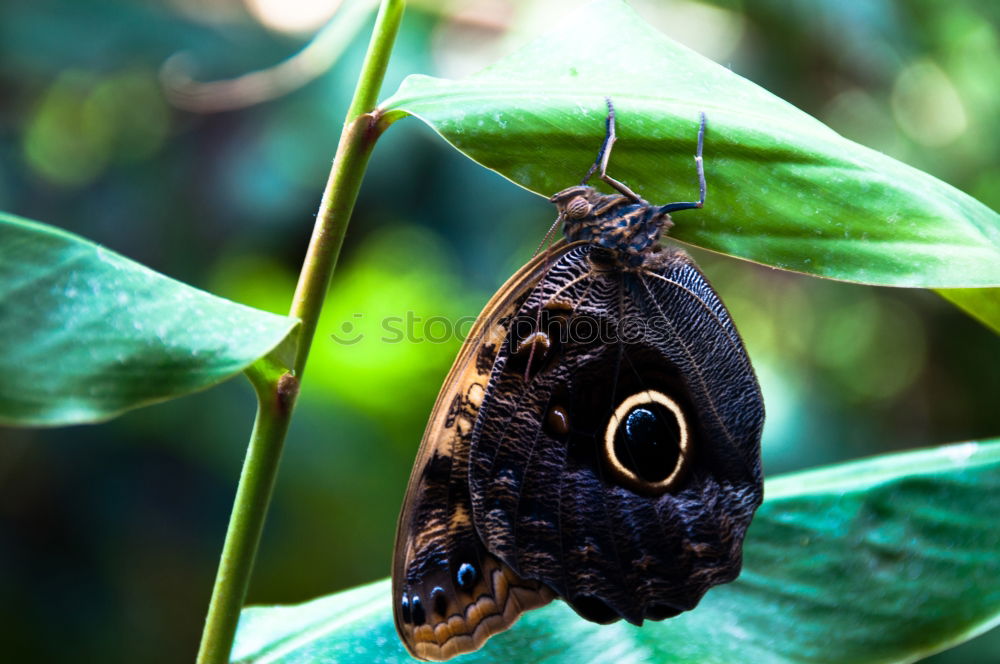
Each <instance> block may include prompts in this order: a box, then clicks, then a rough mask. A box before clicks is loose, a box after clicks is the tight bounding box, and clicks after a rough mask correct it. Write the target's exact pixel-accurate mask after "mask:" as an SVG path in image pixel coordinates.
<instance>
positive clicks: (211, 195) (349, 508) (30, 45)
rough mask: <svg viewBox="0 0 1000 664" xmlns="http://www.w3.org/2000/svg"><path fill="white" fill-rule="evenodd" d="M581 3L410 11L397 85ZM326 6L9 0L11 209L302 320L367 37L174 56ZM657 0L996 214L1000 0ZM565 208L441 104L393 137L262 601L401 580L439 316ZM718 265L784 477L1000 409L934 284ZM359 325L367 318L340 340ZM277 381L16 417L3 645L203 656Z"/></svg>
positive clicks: (996, 424)
mask: <svg viewBox="0 0 1000 664" xmlns="http://www.w3.org/2000/svg"><path fill="white" fill-rule="evenodd" d="M576 4H577V3H575V2H570V1H569V0H566V1H565V2H563V1H562V0H559V1H557V0H547V1H545V2H528V1H524V2H515V1H513V0H509V1H507V2H503V1H500V2H482V1H479V0H469V1H467V2H457V3H454V5H453V6H452V5H449V7H450V8H449V9H448V10H447V12H445V13H442V10H440V9H439V6H440V3H436V2H431V1H430V0H427V1H426V2H417V3H414V4H411V7H410V9H409V10H408V13H407V16H406V18H405V20H404V24H403V28H402V31H401V33H400V37H399V42H398V45H397V49H396V51H395V53H394V55H393V60H392V62H391V65H390V70H389V74H388V78H387V80H386V83H385V86H384V89H385V91H386V94H388V92H389V91H391V90H394V89H395V88H396V87H397V86H398V85H399V83H400V81H401V80H402V79H403V77H404V76H406V75H408V74H411V73H418V72H419V73H426V74H431V75H436V76H446V77H456V76H461V75H464V74H469V73H472V72H473V71H475V69H477V68H478V66H480V65H483V64H487V63H489V62H491V61H492V60H494V59H495V58H496V57H497V56H498V55H500V54H502V53H504V52H507V51H508V50H509V49H510V48H512V47H513V45H515V44H520V43H523V42H524V41H525V40H526V39H527V38H529V37H530V36H533V35H535V34H538V33H539V32H541V31H543V30H545V29H546V28H547V27H549V26H550V25H551V23H552V22H553V21H554V20H558V17H560V16H561V15H563V14H565V13H566V12H567V11H568V10H569V9H571V8H572V7H575V6H576ZM320 5H325V3H322V2H312V3H302V2H288V1H285V2H268V1H266V0H253V2H251V1H250V0H247V2H246V5H243V4H241V3H240V2H238V1H237V0H229V1H227V2H217V3H199V2H193V1H191V0H174V1H173V2H171V3H160V4H148V3H134V2H128V1H127V0H37V1H36V2H31V3H26V2H21V3H0V209H3V210H5V211H8V212H11V213H15V214H19V215H22V216H24V217H28V218H33V219H38V220H41V221H44V222H46V223H50V224H54V225H56V226H60V227H64V228H66V229H68V230H71V231H73V232H76V233H79V234H80V235H83V236H85V237H87V238H90V239H92V240H94V241H97V242H100V243H102V244H104V245H106V246H108V247H110V248H112V249H114V250H116V251H118V252H120V253H122V254H124V255H126V256H128V257H130V258H133V259H136V260H139V261H141V262H143V263H145V264H147V265H149V266H150V267H152V268H154V269H156V270H158V271H160V272H163V273H165V274H168V275H170V276H172V277H175V278H178V279H180V280H183V281H185V282H187V283H190V284H193V285H195V286H198V287H201V288H204V289H206V290H209V291H212V292H215V293H217V294H219V295H222V296H225V297H229V298H231V299H234V300H236V301H240V302H243V303H245V304H249V305H252V306H256V307H259V308H262V309H266V310H270V311H275V312H279V313H284V312H285V311H286V310H287V307H288V304H289V301H290V298H291V291H292V289H293V288H294V282H295V275H296V274H297V271H298V267H299V263H300V261H301V258H302V254H303V252H304V249H305V245H306V242H307V238H308V234H309V231H310V229H311V226H312V221H313V214H314V212H315V210H316V207H317V205H318V202H319V195H320V191H321V190H322V187H323V183H324V181H325V179H326V174H327V169H328V167H329V163H330V159H331V157H332V155H333V152H334V150H335V147H336V142H337V136H338V134H339V129H340V123H341V121H342V118H343V114H344V111H345V109H346V105H347V100H348V98H349V95H350V92H351V91H352V90H353V86H354V81H355V76H356V71H357V68H358V64H359V62H360V58H361V55H362V53H363V49H364V45H365V43H366V41H367V35H366V34H362V35H359V36H358V37H357V38H355V39H354V40H353V41H352V43H351V44H350V45H349V47H348V48H347V50H346V51H345V53H344V55H343V56H342V57H341V59H340V60H339V61H338V62H337V63H336V64H335V65H334V66H333V67H332V68H331V69H330V70H329V71H328V72H327V73H325V74H323V75H322V76H320V77H319V78H317V79H316V80H314V81H313V82H311V83H309V84H307V85H305V86H304V87H302V88H301V89H299V90H296V91H294V92H291V93H290V94H288V95H286V96H283V97H280V98H278V99H276V100H274V101H271V102H268V103H266V104H261V105H258V106H253V107H249V108H246V109H242V110H233V111H227V112H223V113H218V114H197V113H193V112H188V111H182V110H179V109H178V108H176V107H173V106H171V105H170V103H169V101H168V99H167V97H166V95H165V94H164V92H163V88H162V87H161V86H160V81H159V72H160V69H161V67H162V65H163V63H164V62H166V61H167V60H168V59H169V58H171V57H173V56H176V55H177V54H178V53H181V52H183V53H184V54H186V57H187V58H188V61H189V62H191V63H194V65H195V67H196V69H195V70H194V72H193V73H194V76H195V77H196V78H197V79H200V80H211V79H216V78H222V77H233V76H238V75H240V74H243V73H246V72H248V71H253V70H257V69H260V68H263V67H268V66H270V65H273V64H274V63H277V62H279V61H281V60H283V59H284V58H286V57H288V56H289V55H291V54H293V53H294V52H296V51H298V50H299V49H300V48H302V47H303V45H304V44H305V43H306V41H307V40H308V38H309V34H310V33H309V32H302V33H298V32H293V31H289V29H288V28H287V26H289V25H292V24H299V25H303V24H306V23H308V21H307V19H308V17H304V15H303V14H300V13H294V12H293V11H292V9H291V8H295V7H303V8H305V7H307V6H308V7H309V8H310V9H313V10H317V11H318V9H319V6H320ZM633 6H634V7H635V9H636V10H637V11H638V12H639V14H640V15H642V16H643V17H644V18H646V19H647V20H648V21H650V22H651V23H653V24H654V25H655V26H656V27H657V28H658V29H660V30H662V31H663V32H665V33H666V34H668V35H669V36H671V37H673V38H674V39H677V40H678V41H680V42H682V43H684V44H686V45H688V46H690V47H692V48H694V49H695V50H698V51H700V52H702V53H703V54H704V55H707V56H708V57H711V58H713V59H715V60H716V61H718V62H720V63H721V64H723V65H725V66H729V67H731V68H733V70H734V71H736V72H737V73H739V74H741V75H744V76H746V77H747V78H749V79H751V80H753V81H755V82H756V83H758V84H760V85H762V86H764V87H765V88H767V89H769V90H771V91H772V92H774V93H775V94H777V95H778V96H780V97H783V98H784V99H787V100H788V101H790V102H792V103H793V104H795V105H797V106H799V107H800V108H802V109H804V110H806V111H807V112H809V113H811V114H813V115H815V116H816V117H818V118H819V119H820V120H822V121H823V122H825V123H827V124H829V125H830V126H831V127H833V128H834V129H835V130H836V131H838V132H839V133H841V134H843V135H845V136H846V137H848V138H851V139H853V140H856V141H859V142H861V143H863V144H865V145H868V146H870V147H873V148H875V149H877V150H881V151H884V152H886V153H887V154H889V155H890V156H892V157H895V158H897V159H901V160H902V161H905V162H907V163H909V164H911V165H913V166H916V167H917V168H921V169H923V170H926V171H927V172H929V173H931V174H932V175H934V176H936V177H938V178H941V179H942V180H944V181H946V182H948V183H950V184H952V185H954V186H956V187H958V188H959V189H962V190H964V191H966V192H968V193H970V194H972V195H973V196H975V197H977V198H978V199H979V200H980V201H982V202H983V203H985V204H986V205H988V206H990V207H991V208H993V209H997V208H1000V166H998V165H997V162H996V157H995V155H996V154H998V153H1000V131H998V129H997V126H996V122H995V118H996V117H998V116H1000V86H998V85H996V80H997V79H996V72H997V71H998V70H1000V35H998V28H997V26H998V25H1000V5H997V4H996V3H994V2H992V0H958V1H957V2H952V3H940V2H936V1H934V0H898V1H895V2H894V1H891V0H884V1H880V2H843V1H842V0H795V1H793V2H788V1H787V0H752V1H751V0H747V1H746V2H734V1H720V2H716V3H698V2H688V1H681V0H676V1H670V2H654V1H652V0H649V1H639V0H636V1H635V2H634V3H633ZM327 9H329V7H327ZM317 28H318V25H317V24H316V23H315V22H314V23H313V24H312V27H311V28H308V29H317ZM366 29H367V28H366ZM607 38H608V39H614V35H608V36H607ZM594 47H595V48H597V49H599V48H600V44H595V46H594ZM108 90H111V92H108ZM582 166H583V167H584V168H585V167H586V165H585V164H584V165H582ZM710 186H711V183H710ZM686 214H688V215H696V214H697V213H696V212H689V213H686ZM678 217H680V215H678ZM551 221H552V211H551V209H550V206H548V204H547V203H545V202H544V200H542V199H540V198H538V197H536V196H534V195H532V194H529V193H527V192H525V191H523V190H521V189H519V188H517V187H514V186H512V185H511V184H510V183H509V182H507V181H505V180H503V179H502V178H500V177H499V176H497V175H496V174H493V173H490V172H488V171H486V170H484V169H482V168H480V167H478V166H475V165H474V164H472V163H471V162H470V161H468V160H467V159H465V158H464V157H461V156H459V155H458V154H456V153H455V152H454V151H452V150H451V149H450V148H448V147H447V146H446V145H444V144H443V142H442V141H440V140H439V139H437V137H435V136H434V135H433V134H432V133H431V132H430V131H429V130H427V129H426V128H425V127H423V126H422V125H421V123H419V122H416V121H412V120H406V121H402V122H399V123H397V124H396V125H395V126H393V127H392V128H391V130H390V131H389V132H387V133H386V134H385V135H384V136H383V137H382V139H381V140H380V141H379V145H378V146H377V147H376V150H375V153H374V156H373V159H372V162H371V166H370V170H369V173H368V176H367V178H366V182H365V186H364V188H363V189H362V192H361V197H360V199H359V202H358V205H357V208H356V213H355V219H354V221H353V222H352V226H351V229H350V231H349V234H348V237H347V242H346V244H345V247H344V252H343V254H342V256H341V262H340V266H339V268H338V269H339V272H338V277H337V279H336V283H335V285H334V288H333V290H332V292H331V299H330V301H329V305H330V306H329V309H328V311H327V312H326V316H325V318H324V319H323V320H322V321H321V324H320V328H319V331H318V334H317V337H316V341H315V347H314V349H313V355H312V358H311V363H310V365H309V367H308V369H307V374H306V377H305V383H304V385H303V393H302V399H301V401H300V404H299V407H298V410H297V413H296V420H295V422H294V423H293V426H292V430H291V433H290V437H289V441H288V444H287V446H286V453H285V459H284V461H283V464H282V470H281V473H280V475H279V478H278V486H277V489H276V497H275V499H276V502H275V504H274V505H273V507H272V509H271V512H270V516H269V521H268V525H267V527H266V529H265V533H264V541H263V546H262V550H261V552H260V555H259V556H258V566H257V570H256V573H255V577H254V580H253V583H252V586H251V589H250V597H249V599H250V601H251V602H253V603H267V604H274V603H287V602H296V601H302V600H306V599H309V598H312V597H315V596H318V595H323V594H327V593H329V592H332V591H335V590H338V589H341V588H345V587H348V586H351V585H355V584H358V583H363V582H366V581H369V580H372V579H375V578H381V577H383V576H385V575H386V574H387V573H388V571H389V558H390V555H391V548H392V533H393V530H394V527H395V518H396V513H397V510H398V508H399V503H400V500H401V498H402V493H403V490H404V486H405V482H406V477H407V475H408V473H409V465H410V463H411V461H412V458H413V455H414V453H415V451H416V446H417V443H418V441H419V438H420V435H421V433H422V429H423V425H424V423H425V422H426V417H427V414H428V412H429V409H430V406H431V404H432V403H433V401H434V398H435V397H436V394H437V390H438V388H439V386H440V381H441V380H442V379H443V377H444V374H445V373H446V371H447V369H448V365H449V363H450V361H451V357H452V355H453V353H454V351H455V350H456V349H457V347H458V341H457V340H455V339H452V340H451V341H448V342H446V343H434V342H432V341H430V340H428V339H426V337H427V336H434V333H435V328H436V327H437V323H430V322H429V319H430V317H431V316H435V315H442V316H445V317H448V318H449V319H451V320H454V317H461V316H474V315H475V314H476V313H478V309H479V307H481V306H482V304H483V303H484V302H485V301H486V299H487V298H488V297H489V295H490V294H491V293H492V291H493V290H494V289H495V288H496V287H497V286H498V285H499V284H500V283H502V282H503V280H504V279H505V278H506V277H507V276H509V275H510V274H511V273H512V272H513V271H514V270H515V269H516V268H517V267H519V266H520V264H521V263H523V262H524V261H525V260H526V259H527V258H528V257H529V256H530V255H531V252H532V251H533V250H534V249H535V247H536V246H537V245H538V243H539V242H540V241H541V239H542V236H543V235H544V233H545V229H547V228H548V225H549V224H550V223H551ZM696 258H697V260H698V261H699V263H700V264H701V266H702V268H703V269H704V271H705V272H706V274H708V275H709V277H710V279H711V280H712V282H713V284H714V285H715V286H716V287H717V288H718V290H719V291H720V294H721V296H722V297H723V299H724V300H725V301H726V303H727V305H728V306H729V308H730V309H731V311H732V313H733V316H734V319H735V320H736V323H737V325H738V327H739V328H740V330H741V332H742V334H743V336H744V338H745V340H746V343H747V346H748V349H749V352H750V354H751V356H752V358H753V360H754V362H755V366H756V367H757V371H758V374H759V375H760V378H761V382H762V385H763V389H764V394H765V400H766V402H767V410H768V421H767V426H766V430H765V435H764V457H765V468H766V471H767V473H768V474H773V473H775V472H781V471H786V470H793V469H799V468H804V467H809V466H814V465H819V464H822V463H827V462H831V461H836V460H842V459H848V458H853V457H857V456H861V455H866V454H870V453H875V452H879V451H889V450H896V449H900V448H902V447H910V446H914V445H936V444H940V443H943V442H947V441H952V440H961V439H970V438H984V437H989V436H993V435H996V433H997V432H998V431H1000V412H998V410H997V408H996V401H997V395H1000V373H998V372H997V371H996V366H998V361H1000V345H998V342H997V337H996V336H995V335H994V334H993V333H992V332H991V331H990V330H989V329H987V328H986V327H984V326H983V325H981V324H980V323H978V322H976V321H974V320H972V319H970V318H968V317H966V316H964V315H963V314H962V313H961V312H960V311H959V310H958V309H956V308H955V307H953V306H951V305H950V304H948V303H947V302H945V301H944V300H942V299H941V298H940V297H938V296H936V295H934V294H933V293H929V292H925V291H908V290H893V289H876V288H868V287H861V286H852V285H848V284H842V283H834V282H826V281H821V280H817V279H808V278H804V277H798V276H795V275H790V274H787V273H782V272H778V271H774V270H770V269H767V268H762V267H759V266H753V265H748V264H744V263H741V262H738V261H734V260H731V259H726V258H720V257H716V256H714V255H711V254H707V253H704V252H696ZM408 311H409V312H412V317H413V319H415V317H418V316H419V317H420V318H422V319H423V320H422V321H420V322H417V321H415V320H414V323H413V329H414V330H415V331H416V332H419V333H420V335H421V336H423V337H424V340H422V341H416V340H411V341H405V340H404V341H401V342H400V343H398V344H388V343H385V344H383V342H381V341H378V340H377V338H380V336H381V334H382V332H383V327H382V325H383V323H382V320H383V317H385V316H387V315H389V316H395V317H402V318H404V320H405V319H406V316H407V312H408ZM356 314H360V315H361V317H360V318H357V317H356V316H355V315H356ZM345 323H349V324H351V325H352V326H355V327H352V328H350V330H347V332H350V333H353V332H355V331H360V332H361V333H364V334H365V335H366V336H365V338H364V339H363V340H362V341H359V342H357V343H355V344H353V345H348V344H346V343H343V341H340V342H338V341H337V340H336V339H334V338H333V336H332V335H343V334H345V328H344V324H345ZM252 405H253V399H252V395H251V392H250V389H249V387H247V386H245V385H241V384H240V383H238V382H232V383H230V384H227V385H226V386H223V387H221V388H217V389H213V390H211V391H209V392H205V393H202V394H199V395H197V396H194V397H189V398H186V399H182V400H179V401H175V402H171V403H168V404H164V405H161V406H156V407H153V408H148V409H144V410H142V411H139V412H135V413H132V414H130V415H127V416H125V417H123V418H120V419H118V420H116V421H114V422H111V423H108V424H104V425H99V426H93V427H76V428H72V429H64V430H45V431H31V430H11V429H5V430H2V431H0V589H2V592H0V641H2V642H3V644H4V653H5V655H6V656H8V657H9V658H11V659H18V658H21V659H29V660H35V661H44V660H49V661H60V660H66V659H70V658H73V659H77V660H101V661H107V662H116V661H121V662H125V661H136V660H141V661H147V662H174V661H184V660H190V659H191V658H192V657H193V653H194V652H195V650H196V644H197V639H198V636H199V633H200V627H201V623H202V620H203V617H204V611H205V608H206V605H207V602H208V596H209V592H210V588H211V583H212V579H213V576H214V573H215V565H216V562H217V558H218V552H219V550H220V548H221V544H222V538H223V533H224V530H225V524H226V521H227V519H228V515H229V509H230V506H231V501H232V497H233V493H234V490H235V483H236V478H237V476H238V473H239V468H240V464H241V460H242V455H243V451H244V449H245V444H246V440H247V436H248V433H249V430H250V425H251V419H252ZM54 625H56V626H58V629H59V635H60V638H59V639H53V638H51V635H52V633H53V626H54ZM990 639H992V641H990ZM998 648H1000V645H998V644H997V637H996V636H995V635H987V636H986V637H983V638H981V639H978V640H977V641H974V642H972V643H970V644H968V645H966V646H963V647H962V648H961V649H958V650H955V651H952V652H950V653H945V654H942V655H939V656H937V657H936V658H935V659H934V661H935V662H937V663H938V664H943V663H945V662H962V663H968V662H971V663H976V662H990V661H991V660H990V657H992V656H993V655H994V653H995V652H996V651H997V649H998Z"/></svg>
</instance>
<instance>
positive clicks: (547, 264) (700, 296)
mask: <svg viewBox="0 0 1000 664" xmlns="http://www.w3.org/2000/svg"><path fill="white" fill-rule="evenodd" d="M704 132H705V118H704V115H702V119H701V127H700V129H699V132H698V150H697V153H696V157H695V163H696V164H697V167H698V178H699V183H700V189H701V198H700V200H699V201H698V202H693V203H670V204H667V205H661V206H657V205H652V204H650V203H648V202H646V201H645V200H643V199H642V198H640V197H639V196H638V195H636V194H635V193H634V192H633V191H632V190H631V189H629V188H628V187H627V186H625V185H624V184H622V183H621V182H618V181H617V180H615V179H613V178H611V177H610V176H608V175H607V166H608V160H609V158H610V156H611V148H612V146H613V144H614V142H615V140H616V139H615V116H614V108H613V106H612V105H611V101H610V100H608V116H607V134H606V137H605V140H604V143H603V145H602V146H601V150H600V152H599V153H598V157H597V160H596V161H595V162H594V165H593V166H592V167H591V168H590V170H589V172H588V173H587V176H586V177H585V178H584V179H583V182H581V184H579V185H577V186H574V187H569V188H568V189H564V190H563V191H560V192H559V193H557V194H556V195H554V196H553V197H552V198H551V199H550V200H551V201H552V202H553V203H555V205H556V209H557V210H558V213H559V216H558V219H557V221H556V223H560V222H561V223H562V225H563V231H564V234H565V240H560V241H559V242H557V243H555V244H554V245H553V246H552V247H550V248H549V250H547V251H545V252H542V253H540V254H538V255H536V257H535V258H534V259H533V260H532V261H531V262H529V263H528V264H527V265H525V266H524V267H523V268H521V270H520V271H518V273H517V274H515V275H514V276H513V277H512V278H511V279H510V280H509V281H508V282H507V283H506V284H504V286H503V287H502V288H501V289H500V291H499V292H498V293H497V294H496V295H494V297H493V299H491V300H490V301H489V303H488V304H487V305H486V308H485V309H484V310H483V312H482V314H481V315H480V316H479V319H478V320H477V322H476V325H475V326H474V327H473V329H472V331H471V333H470V335H469V337H468V339H467V341H466V343H465V345H464V346H463V347H462V350H461V351H460V352H459V355H458V358H457V359H456V360H455V364H454V366H453V367H452V369H451V372H450V373H449V374H448V377H447V378H446V379H445V382H444V387H443V388H442V390H441V393H440V394H439V395H438V399H437V402H436V403H435V405H434V410H433V411H432V413H431V416H430V421H429V422H428V424H427V430H426V432H425V433H424V437H423V440H422V442H421V444H420V451H419V452H418V454H417V460H416V463H415V464H414V467H413V472H412V474H411V476H410V483H409V486H408V487H407V491H406V497H405V499H404V502H403V509H402V512H401V514H400V518H399V523H398V527H397V532H396V548H395V555H394V563H393V573H392V593H393V612H394V617H395V622H396V629H397V630H398V632H399V635H400V637H401V638H402V640H403V643H404V644H405V645H406V648H407V649H408V650H409V651H410V653H411V654H413V655H414V656H415V657H418V658H420V659H428V660H445V659H448V658H450V657H453V656H455V655H458V654H461V653H465V652H470V651H472V650H475V649H477V648H479V647H480V646H481V645H482V644H483V642H484V641H486V639H488V638H489V637H490V636H492V635H494V634H496V633H498V632H501V631H503V630H505V629H507V628H508V627H510V626H511V624H513V623H514V621H516V620H517V619H518V617H519V616H520V614H521V613H523V612H524V611H528V610H529V609H533V608H536V607H539V606H542V605H544V604H546V603H547V602H549V601H551V600H552V599H553V598H554V597H559V598H561V599H563V600H564V601H565V602H567V603H568V604H569V605H570V606H571V607H572V608H573V609H574V610H575V611H576V612H577V613H579V614H580V615H581V616H583V617H584V618H586V619H587V620H592V621H594V622H598V623H609V622H613V621H616V620H619V619H621V618H624V619H625V620H627V621H629V622H631V623H634V624H636V625H639V624H642V622H643V621H644V620H663V619H665V618H670V617H673V616H676V615H677V614H679V613H681V612H682V611H687V610H689V609H692V608H694V607H695V605H696V604H697V603H698V601H699V600H700V599H701V597H702V595H704V593H705V592H706V591H707V590H708V589H709V588H710V587H712V586H714V585H716V584H719V583H725V582H727V581H731V580H733V579H734V578H735V577H736V576H737V574H738V573H739V569H740V564H741V557H742V546H743V536H744V533H745V532H746V529H747V526H748V525H749V523H750V519H751V517H752V516H753V513H754V510H756V508H757V506H758V505H759V504H760V501H761V496H762V477H761V467H760V432H761V426H762V425H763V420H764V406H763V401H762V399H761V394H760V389H759V387H758V385H757V380H756V378H755V376H754V373H753V369H752V367H751V366H750V361H749V359H748V358H747V354H746V351H745V350H744V348H743V343H742V341H741V339H740V337H739V335H738V334H737V332H736V329H735V328H734V327H733V323H732V321H731V320H730V317H729V313H728V312H727V311H726V308H725V307H724V306H723V304H722V302H721V301H720V300H719V297H718V296H717V295H716V294H715V291H714V290H712V287H711V286H709V284H708V282H707V281H706V279H705V277H704V276H703V275H702V273H701V272H700V271H699V270H698V267H697V266H696V265H695V264H694V262H693V261H692V260H691V259H690V258H689V257H688V256H687V254H685V253H684V252H683V251H680V250H679V249H670V248H663V247H661V246H660V244H659V241H660V235H661V233H663V231H665V230H667V229H669V228H670V226H671V225H672V224H671V221H670V213H671V212H675V211H678V210H686V209H691V208H700V207H702V205H703V203H704V200H705V176H704V170H703V167H702V157H701V152H702V144H703V139H704ZM598 170H599V177H600V178H601V179H602V180H604V181H605V182H606V183H608V184H609V185H610V186H611V187H612V188H613V189H614V190H615V191H616V193H613V194H602V193H600V192H598V191H597V190H596V189H594V188H593V187H590V186H587V184H586V183H587V181H588V180H589V179H590V177H591V176H592V175H593V174H594V173H595V172H597V171H598Z"/></svg>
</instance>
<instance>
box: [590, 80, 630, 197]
mask: <svg viewBox="0 0 1000 664" xmlns="http://www.w3.org/2000/svg"><path fill="white" fill-rule="evenodd" d="M604 100H605V101H606V102H608V119H607V121H606V123H605V124H606V127H607V130H606V132H605V134H604V143H603V144H601V149H600V151H599V152H598V153H597V159H596V160H595V161H594V164H593V165H592V166H591V167H590V170H588V171H587V175H586V176H585V177H584V178H583V180H582V181H581V182H580V184H581V185H583V184H587V180H589V179H590V177H591V176H592V175H593V174H594V173H595V172H596V171H597V169H598V168H599V169H601V172H600V175H598V176H597V177H599V178H601V179H602V180H604V181H605V182H607V183H608V184H609V185H611V186H612V187H614V188H615V189H616V190H617V191H618V192H620V193H622V194H624V195H625V196H628V197H629V198H631V199H632V200H634V201H635V202H636V203H645V201H644V200H642V198H640V197H639V195H638V194H636V193H635V192H634V191H632V190H631V189H629V188H628V186H626V185H625V184H624V183H622V182H619V181H618V180H616V179H614V178H613V177H611V176H610V175H608V161H609V160H610V159H611V148H612V147H614V144H615V141H617V140H618V137H617V136H616V135H615V106H614V104H612V103H611V97H605V98H604Z"/></svg>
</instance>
